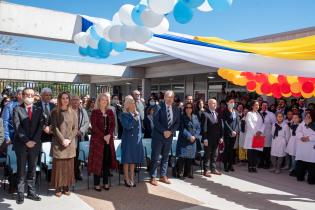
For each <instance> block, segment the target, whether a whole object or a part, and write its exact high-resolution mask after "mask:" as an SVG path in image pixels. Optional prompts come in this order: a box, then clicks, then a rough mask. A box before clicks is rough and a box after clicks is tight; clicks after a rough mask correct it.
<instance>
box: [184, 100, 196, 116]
mask: <svg viewBox="0 0 315 210" xmlns="http://www.w3.org/2000/svg"><path fill="white" fill-rule="evenodd" d="M188 105H191V111H192V112H191V114H193V113H194V104H193V103H190V102H187V103H186V104H185V106H184V110H183V112H184V114H185V115H186V109H187V106H188Z"/></svg>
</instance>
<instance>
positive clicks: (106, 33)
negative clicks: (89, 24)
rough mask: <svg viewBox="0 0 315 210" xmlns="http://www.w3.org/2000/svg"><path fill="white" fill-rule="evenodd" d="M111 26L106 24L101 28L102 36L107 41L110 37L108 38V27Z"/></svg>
mask: <svg viewBox="0 0 315 210" xmlns="http://www.w3.org/2000/svg"><path fill="white" fill-rule="evenodd" d="M111 27H112V26H111V25H110V26H107V27H106V28H104V30H103V35H102V36H103V37H104V38H105V39H106V40H107V41H109V40H110V39H109V29H110V28H111Z"/></svg>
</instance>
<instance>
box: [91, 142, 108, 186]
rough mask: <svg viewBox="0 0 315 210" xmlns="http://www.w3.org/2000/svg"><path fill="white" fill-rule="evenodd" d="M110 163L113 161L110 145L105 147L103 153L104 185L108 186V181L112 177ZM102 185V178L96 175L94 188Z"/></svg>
mask: <svg viewBox="0 0 315 210" xmlns="http://www.w3.org/2000/svg"><path fill="white" fill-rule="evenodd" d="M110 161H111V154H110V147H109V144H105V145H104V153H103V171H102V174H103V175H102V176H103V185H105V184H108V179H109V176H110ZM100 183H101V176H97V175H94V186H97V185H100Z"/></svg>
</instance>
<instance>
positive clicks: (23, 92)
mask: <svg viewBox="0 0 315 210" xmlns="http://www.w3.org/2000/svg"><path fill="white" fill-rule="evenodd" d="M27 90H32V91H34V93H35V90H34V89H33V88H29V87H27V88H24V89H23V91H22V95H24V94H25V92H26V91H27Z"/></svg>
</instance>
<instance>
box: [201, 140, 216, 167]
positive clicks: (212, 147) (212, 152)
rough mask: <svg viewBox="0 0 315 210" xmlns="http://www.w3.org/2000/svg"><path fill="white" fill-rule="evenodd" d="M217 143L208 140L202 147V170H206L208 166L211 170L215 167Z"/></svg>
mask: <svg viewBox="0 0 315 210" xmlns="http://www.w3.org/2000/svg"><path fill="white" fill-rule="evenodd" d="M217 149H218V144H217V142H215V143H214V142H208V146H207V147H206V146H205V147H204V150H205V154H204V160H203V169H204V171H208V170H209V168H210V171H211V172H214V171H215V169H216V158H217V156H218V153H217Z"/></svg>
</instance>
